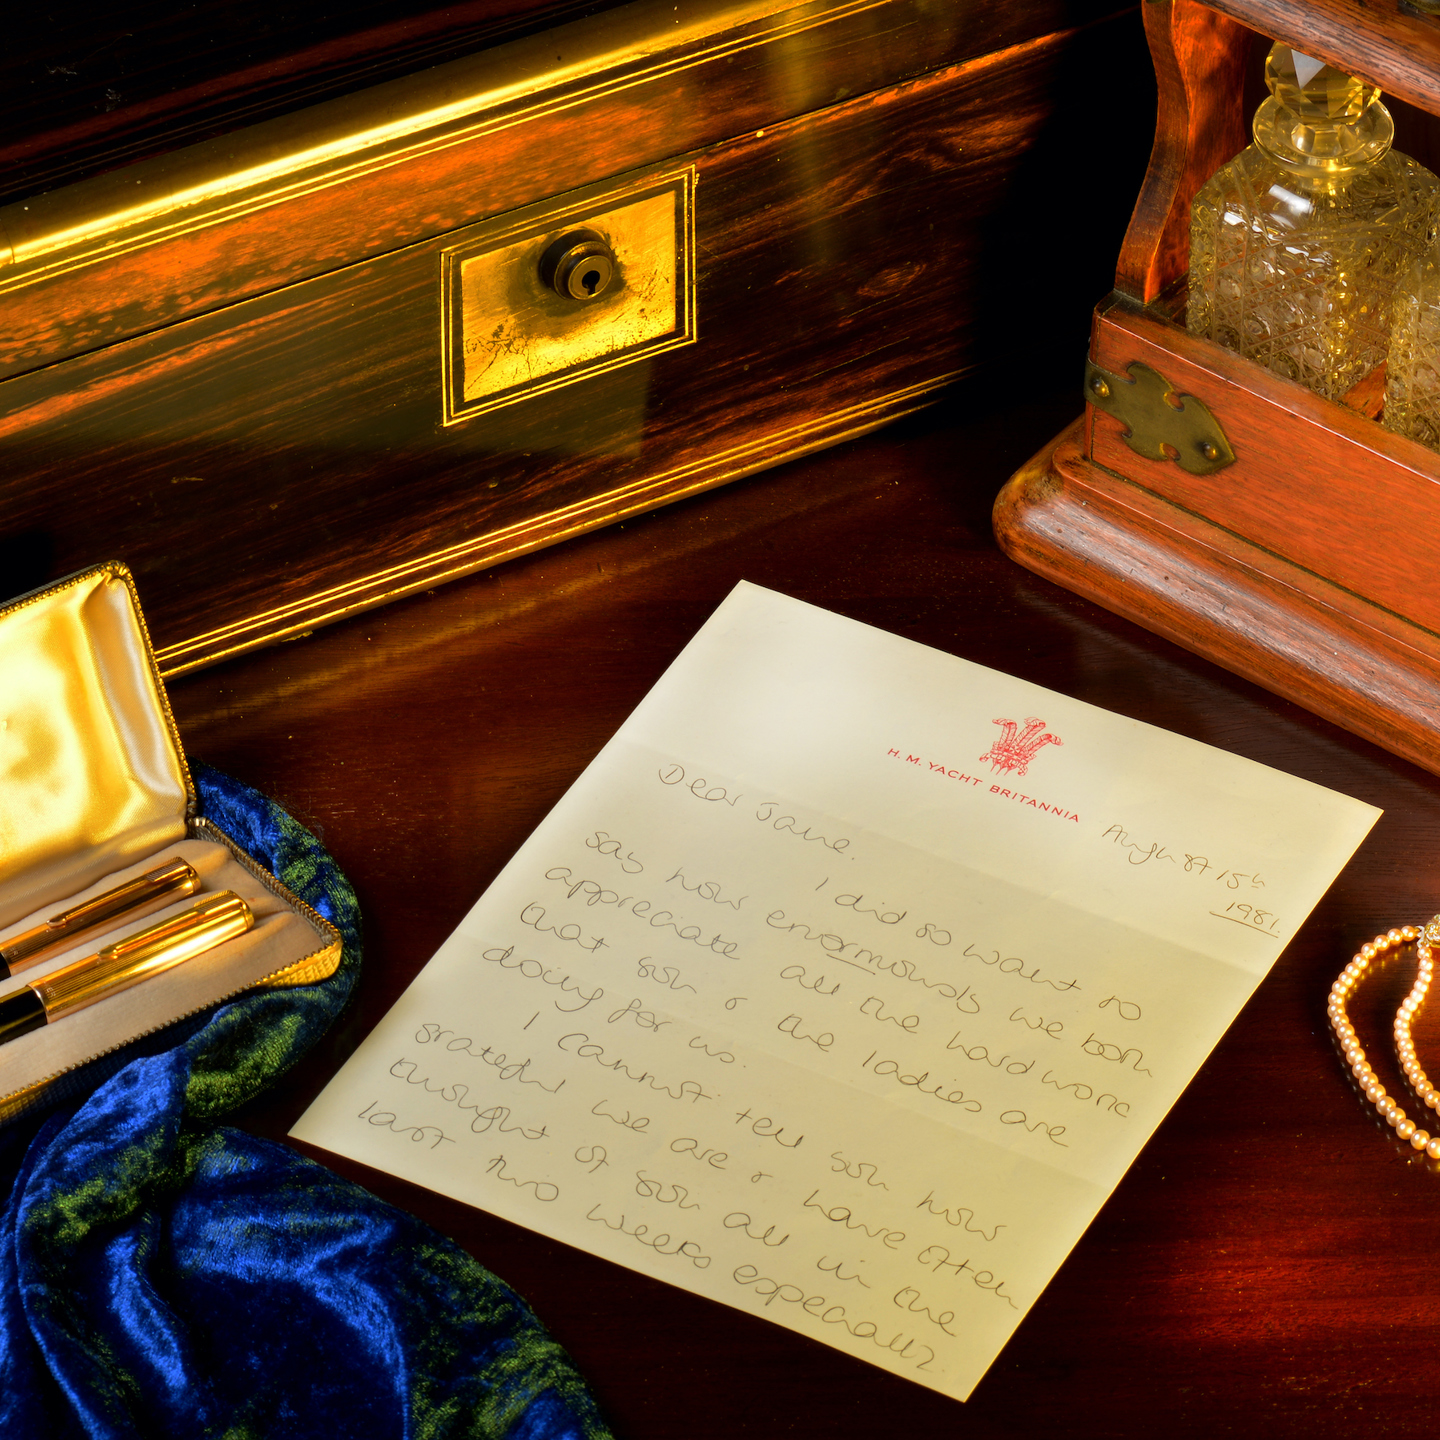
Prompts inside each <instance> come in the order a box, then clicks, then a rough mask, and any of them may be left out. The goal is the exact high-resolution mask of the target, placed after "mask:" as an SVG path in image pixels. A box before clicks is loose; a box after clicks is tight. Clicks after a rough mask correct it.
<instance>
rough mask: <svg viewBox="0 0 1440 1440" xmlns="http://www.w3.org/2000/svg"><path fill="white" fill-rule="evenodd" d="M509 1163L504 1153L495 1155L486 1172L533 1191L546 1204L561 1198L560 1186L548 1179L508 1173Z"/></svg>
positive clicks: (509, 1183)
mask: <svg viewBox="0 0 1440 1440" xmlns="http://www.w3.org/2000/svg"><path fill="white" fill-rule="evenodd" d="M508 1163H509V1162H508V1161H507V1160H506V1159H505V1157H504V1156H503V1155H493V1156H491V1158H490V1163H489V1164H488V1165H487V1166H486V1167H485V1173H486V1174H487V1175H493V1176H494V1177H495V1178H496V1179H497V1180H503V1181H504V1182H505V1183H506V1184H507V1185H514V1186H515V1187H516V1188H517V1189H520V1190H530V1191H532V1192H533V1193H534V1195H535V1198H536V1199H537V1200H540V1201H543V1202H544V1203H545V1204H546V1205H548V1204H550V1202H551V1201H553V1200H558V1199H559V1198H560V1187H559V1186H558V1185H552V1184H551V1183H550V1181H548V1180H521V1179H520V1178H519V1177H518V1176H515V1175H509V1174H507V1173H506V1170H505V1167H506V1165H507V1164H508Z"/></svg>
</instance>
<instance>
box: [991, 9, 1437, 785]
mask: <svg viewBox="0 0 1440 1440" xmlns="http://www.w3.org/2000/svg"><path fill="white" fill-rule="evenodd" d="M1435 8H1436V7H1434V6H1433V5H1430V4H1428V3H1427V4H1426V5H1424V6H1412V5H1407V4H1405V3H1403V0H1363V3H1362V0H1213V3H1205V4H1202V3H1200V0H1146V4H1145V5H1144V6H1143V7H1142V9H1143V13H1144V19H1145V28H1146V31H1147V33H1148V35H1149V40H1150V47H1151V51H1152V55H1153V59H1154V65H1155V71H1156V75H1157V78H1158V80H1159V86H1160V108H1159V118H1158V122H1157V128H1156V134H1155V146H1154V150H1153V152H1152V156H1151V161H1150V168H1149V171H1148V173H1147V175H1146V177H1145V183H1144V186H1143V188H1142V190H1141V192H1140V197H1139V200H1138V202H1137V203H1136V206H1135V211H1134V216H1133V218H1132V220H1131V223H1130V228H1129V231H1128V233H1127V235H1126V238H1125V243H1124V245H1123V247H1122V249H1121V252H1120V258H1119V265H1118V269H1117V273H1116V276H1115V290H1114V291H1113V292H1112V293H1111V294H1110V295H1109V296H1108V297H1107V298H1106V299H1105V300H1103V301H1102V302H1101V303H1100V305H1099V306H1097V307H1096V310H1095V316H1094V325H1093V331H1092V343H1091V350H1090V364H1089V367H1088V368H1087V370H1086V374H1085V389H1084V398H1085V402H1086V403H1085V414H1084V416H1083V418H1082V419H1080V420H1078V421H1076V423H1075V424H1074V425H1073V426H1071V427H1070V429H1068V430H1067V431H1066V432H1065V433H1064V434H1062V435H1061V436H1059V437H1058V438H1057V440H1056V441H1055V442H1054V443H1053V444H1051V445H1049V446H1047V447H1046V449H1045V450H1044V451H1042V452H1041V453H1040V454H1039V455H1037V456H1036V457H1035V459H1034V461H1033V462H1031V464H1029V465H1028V466H1026V467H1025V468H1024V469H1023V470H1021V471H1020V472H1018V473H1017V474H1016V475H1015V476H1014V477H1013V478H1012V480H1011V481H1010V482H1009V484H1008V485H1007V486H1006V488H1005V489H1004V490H1003V491H1002V492H1001V494H1000V496H999V498H998V500H997V502H996V507H995V533H996V536H997V538H998V539H999V541H1000V544H1001V546H1002V548H1003V549H1005V550H1006V552H1007V553H1008V554H1010V555H1011V556H1012V557H1013V558H1015V559H1016V560H1018V561H1020V563H1022V564H1024V565H1026V566H1028V567H1029V568H1031V569H1033V570H1036V571H1038V572H1039V573H1040V574H1042V575H1045V576H1047V577H1049V578H1050V579H1053V580H1055V581H1057V582H1058V583H1059V584H1061V585H1065V586H1067V587H1068V588H1070V589H1072V590H1076V591H1078V592H1079V593H1080V594H1082V595H1085V596H1087V597H1089V598H1091V599H1093V600H1096V601H1098V602H1099V603H1100V604H1102V605H1105V606H1107V607H1108V608H1109V609H1111V610H1114V611H1117V612H1118V613H1119V614H1121V615H1125V616H1127V617H1128V618H1130V619H1133V620H1135V621H1137V622H1138V623H1140V624H1142V625H1144V626H1146V627H1148V628H1149V629H1151V630H1154V631H1156V632H1158V633H1159V634H1161V635H1164V636H1166V637H1168V638H1169V639H1172V640H1175V641H1177V642H1178V643H1179V644H1181V645H1184V646H1187V647H1188V648H1189V649H1191V650H1194V651H1197V652H1198V653H1199V654H1201V655H1204V656H1206V657H1207V658H1209V659H1212V660H1214V661H1216V662H1217V663H1219V664H1221V665H1223V666H1225V667H1227V668H1228V669H1230V670H1233V671H1236V672H1237V673H1239V674H1241V675H1243V676H1245V677H1246V678H1248V679H1250V680H1253V681H1255V682H1256V683H1258V684H1260V685H1263V686H1265V687H1266V688H1268V689H1270V690H1273V691H1275V692H1277V693H1278V694H1280V695H1283V696H1285V697H1287V698H1289V699H1292V700H1295V701H1297V702H1298V703H1299V704H1301V705H1303V706H1305V707H1306V708H1307V709H1309V710H1313V711H1314V712H1316V713H1317V714H1319V715H1322V716H1324V717H1325V718H1326V719H1328V720H1332V721H1334V722H1335V723H1337V724H1339V725H1342V726H1344V727H1345V728H1346V729H1348V730H1351V731H1353V732H1354V733H1356V734H1358V735H1362V736H1364V737H1365V738H1366V739H1369V740H1372V741H1374V742H1375V743H1376V744H1379V745H1383V746H1385V747H1386V748H1387V749H1389V750H1391V751H1393V752H1394V753H1396V754H1397V755H1402V756H1404V757H1405V758H1406V759H1408V760H1411V761H1413V762H1415V763H1416V764H1419V765H1422V766H1424V767H1425V768H1426V769H1428V770H1430V771H1432V772H1434V773H1437V774H1440V454H1437V453H1436V452H1435V451H1434V450H1432V449H1430V448H1428V447H1427V446H1425V445H1423V444H1421V443H1420V442H1419V441H1418V440H1414V439H1411V438H1410V437H1408V436H1405V435H1397V434H1394V433H1392V432H1391V431H1389V430H1386V429H1384V428H1382V426H1381V425H1380V423H1379V422H1378V420H1377V419H1376V418H1375V417H1376V416H1377V414H1378V413H1379V411H1380V406H1381V402H1382V401H1383V398H1384V375H1383V367H1382V368H1381V370H1379V371H1377V372H1375V373H1373V374H1372V375H1371V376H1369V377H1367V379H1366V380H1362V381H1361V382H1360V383H1359V384H1357V385H1356V386H1355V387H1354V389H1353V390H1352V391H1351V392H1350V393H1349V394H1348V395H1347V396H1346V399H1345V403H1343V404H1342V403H1340V402H1339V401H1335V400H1330V399H1327V398H1325V397H1323V396H1321V395H1318V394H1316V393H1314V392H1313V391H1311V390H1309V389H1308V388H1306V387H1305V386H1304V385H1302V384H1300V383H1299V382H1298V381H1295V380H1292V379H1289V378H1288V377H1286V376H1282V375H1279V374H1276V373H1274V372H1272V371H1270V370H1268V369H1266V368H1265V367H1264V366H1262V365H1260V364H1259V363H1257V362H1256V361H1254V360H1250V359H1247V358H1245V357H1243V356H1241V355H1238V354H1236V353H1235V352H1233V351H1231V350H1228V349H1225V348H1223V347H1221V346H1220V345H1218V344H1215V343H1214V342H1212V341H1210V340H1208V339H1205V338H1203V337H1201V336H1198V335H1191V334H1190V333H1189V332H1188V331H1187V330H1186V328H1185V303H1186V279H1187V272H1188V268H1189V242H1190V211H1191V204H1192V202H1193V200H1194V198H1195V194H1196V192H1197V191H1198V190H1199V188H1200V186H1201V185H1203V184H1204V183H1205V181H1206V180H1208V179H1209V177H1210V176H1211V175H1212V174H1214V172H1215V171H1216V170H1218V169H1219V167H1220V166H1221V165H1223V164H1224V163H1225V162H1226V161H1228V160H1230V159H1231V158H1232V157H1233V156H1234V155H1236V154H1238V153H1239V151H1240V150H1242V149H1243V148H1244V147H1245V145H1246V144H1247V143H1248V141H1249V138H1250V137H1249V128H1248V127H1249V121H1250V112H1251V111H1252V110H1253V108H1254V105H1255V103H1257V100H1256V97H1255V95H1254V94H1253V93H1251V94H1250V95H1249V96H1247V92H1246V79H1247V76H1251V77H1253V76H1258V74H1259V69H1260V65H1261V60H1262V57H1263V55H1264V53H1265V50H1266V48H1268V45H1269V43H1270V41H1272V40H1281V41H1284V42H1285V43H1286V44H1289V45H1292V46H1293V47H1294V48H1295V49H1296V50H1298V51H1300V52H1301V53H1303V54H1307V55H1312V56H1315V57H1317V58H1319V59H1322V60H1325V61H1327V62H1328V63H1330V64H1331V65H1334V66H1336V67H1337V68H1338V69H1340V70H1342V71H1344V72H1346V73H1348V74H1356V75H1360V76H1362V77H1363V78H1365V79H1367V80H1369V81H1370V82H1372V83H1374V84H1376V85H1378V86H1380V88H1381V89H1382V90H1383V91H1384V92H1385V99H1386V101H1387V103H1390V104H1392V105H1395V102H1396V101H1397V100H1398V101H1399V102H1400V104H1398V105H1395V108H1396V134H1397V138H1396V145H1397V148H1399V149H1401V150H1402V151H1404V152H1406V153H1415V152H1417V151H1418V152H1419V153H1418V155H1417V158H1418V159H1420V160H1422V161H1423V162H1424V163H1425V164H1427V165H1428V166H1429V167H1430V168H1431V169H1440V159H1437V155H1436V153H1435V148H1436V147H1435V137H1436V135H1437V133H1440V129H1437V123H1436V121H1435V119H1434V117H1436V116H1440V15H1437V14H1424V13H1421V11H1422V10H1427V9H1428V10H1434V9H1435ZM1261 93H1262V94H1263V92H1261ZM1132 367H1133V368H1132ZM1197 402H1198V403H1197ZM1207 446H1208V447H1210V448H1209V451H1208V453H1207V452H1205V451H1202V448H1201V447H1207Z"/></svg>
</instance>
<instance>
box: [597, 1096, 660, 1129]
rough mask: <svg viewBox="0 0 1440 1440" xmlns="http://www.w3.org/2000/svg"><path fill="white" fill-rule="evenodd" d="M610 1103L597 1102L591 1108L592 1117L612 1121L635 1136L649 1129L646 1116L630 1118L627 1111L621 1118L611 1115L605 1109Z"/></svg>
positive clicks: (648, 1119) (648, 1120) (648, 1121)
mask: <svg viewBox="0 0 1440 1440" xmlns="http://www.w3.org/2000/svg"><path fill="white" fill-rule="evenodd" d="M609 1103H610V1102H609V1101H608V1100H597V1101H596V1102H595V1103H594V1104H593V1105H592V1106H591V1107H590V1113H591V1114H592V1115H599V1116H600V1117H601V1118H602V1119H605V1120H609V1121H612V1122H613V1123H614V1124H616V1125H623V1126H624V1127H625V1129H627V1130H633V1131H634V1132H635V1133H636V1134H637V1135H640V1134H643V1133H644V1132H645V1131H646V1130H648V1129H649V1128H650V1117H649V1116H648V1115H636V1116H635V1117H634V1118H633V1119H632V1118H631V1115H630V1112H629V1111H628V1110H627V1111H626V1112H625V1114H624V1115H623V1116H620V1115H615V1114H612V1113H611V1112H610V1111H609V1110H607V1109H605V1106H607V1105H608V1104H609Z"/></svg>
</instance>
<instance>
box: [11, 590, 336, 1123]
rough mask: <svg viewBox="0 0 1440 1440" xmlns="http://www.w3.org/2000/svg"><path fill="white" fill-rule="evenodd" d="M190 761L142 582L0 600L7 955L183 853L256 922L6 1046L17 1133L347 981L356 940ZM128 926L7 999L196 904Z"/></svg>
mask: <svg viewBox="0 0 1440 1440" xmlns="http://www.w3.org/2000/svg"><path fill="white" fill-rule="evenodd" d="M195 810H196V799H195V792H194V787H193V784H192V781H191V778H190V772H189V768H188V767H187V765H186V762H185V755H184V752H183V750H182V748H181V745H180V740H179V736H178V734H177V733H176V730H175V723H174V720H173V718H172V716H171V713H170V707H169V703H168V701H167V700H166V698H165V690H164V686H163V684H162V682H161V680H160V676H159V671H158V669H157V667H156V664H155V658H154V655H153V653H152V651H151V647H150V642H149V638H148V635H147V633H146V629H145V623H144V620H143V618H142V616H141V613H140V608H139V604H138V601H137V598H136V594H135V586H134V582H133V580H132V578H131V576H130V573H129V571H128V570H127V569H126V568H125V567H124V566H123V565H120V564H106V565H101V566H98V567H95V568H93V569H90V570H87V571H84V572H82V573H81V574H78V575H74V576H71V577H69V578H68V579H65V580H62V581H60V582H58V583H56V584H54V585H51V586H49V587H46V588H44V589H41V590H37V591H35V592H34V593H32V594H29V595H25V596H21V597H20V598H18V599H16V600H12V601H10V602H9V603H7V604H5V605H3V606H0V953H3V951H4V948H5V946H6V944H7V943H8V942H10V941H11V940H12V939H13V938H14V937H16V936H18V935H21V934H23V933H25V932H28V931H30V930H32V929H33V928H35V927H37V926H41V925H44V924H45V923H46V922H47V921H48V920H49V919H50V918H51V917H54V916H57V915H59V914H63V913H64V912H66V911H70V910H72V909H73V908H74V907H76V906H80V905H83V904H84V903H85V902H86V901H89V900H92V899H93V898H94V897H96V896H98V895H100V894H102V893H104V892H105V891H107V890H110V889H111V888H112V887H114V886H116V885H117V884H120V883H123V882H125V881H129V880H131V879H132V878H134V877H135V876H137V875H139V874H141V873H142V872H144V871H146V870H148V869H150V868H152V867H154V866H156V865H157V864H159V863H160V862H163V861H167V860H169V859H171V858H172V857H178V858H180V859H183V860H185V861H187V862H188V863H189V864H190V865H191V866H192V867H193V868H194V870H195V871H196V872H197V873H198V875H199V879H200V893H201V894H213V893H215V892H220V891H226V890H230V891H233V892H235V893H236V894H238V895H239V896H240V897H241V898H242V899H243V900H245V902H246V903H247V904H248V905H249V907H250V909H251V911H252V912H253V914H254V916H255V925H254V928H253V929H251V930H249V931H248V932H246V933H245V934H243V935H240V936H238V937H236V938H233V939H230V940H227V941H225V942H224V943H223V944H221V945H219V946H218V947H216V948H215V949H212V950H209V951H207V952H206V953H204V954H201V955H197V956H195V957H194V958H193V959H190V960H187V961H185V962H184V963H183V964H179V965H177V966H175V967H174V968H173V969H170V970H167V971H165V973H163V974H158V975H155V976H153V977H152V978H149V979H146V980H144V981H143V982H142V983H140V984H137V985H134V986H133V987H132V988H130V989H126V990H123V991H122V992H120V993H118V994H114V995H108V996H106V998H104V999H102V1000H100V1001H99V1002H98V1003H95V1004H92V1005H90V1006H88V1008H85V1009H82V1010H79V1011H78V1012H76V1013H74V1014H71V1015H67V1016H65V1017H64V1018H62V1019H57V1020H55V1021H53V1023H50V1024H46V1025H43V1026H42V1027H41V1028H39V1029H35V1030H32V1031H31V1032H30V1033H28V1034H24V1035H20V1036H18V1037H17V1038H15V1039H12V1040H9V1041H8V1042H7V1043H5V1044H3V1045H0V1124H3V1123H5V1122H7V1121H9V1120H13V1119H14V1118H16V1117H17V1116H19V1115H21V1114H24V1113H26V1112H27V1111H29V1110H31V1109H32V1108H34V1107H36V1106H38V1105H40V1104H43V1103H49V1102H50V1101H51V1100H53V1099H57V1098H61V1097H62V1096H63V1095H65V1094H66V1093H69V1091H70V1090H71V1089H72V1088H75V1087H78V1086H79V1085H80V1084H82V1083H85V1081H86V1079H87V1076H86V1073H85V1072H86V1067H87V1066H88V1065H89V1063H90V1062H92V1061H99V1060H101V1059H102V1057H105V1056H108V1055H111V1054H113V1053H114V1052H115V1051H117V1050H119V1049H120V1048H121V1047H123V1046H124V1045H126V1044H127V1043H128V1042H130V1041H132V1040H136V1039H138V1038H140V1037H141V1036H144V1035H148V1034H150V1033H152V1032H153V1031H156V1030H158V1029H160V1028H162V1027H163V1026H165V1025H169V1024H171V1023H173V1022H174V1021H176V1020H179V1019H182V1018H184V1017H186V1016H189V1015H192V1014H194V1013H196V1012H197V1011H199V1010H202V1009H204V1008H205V1007H207V1006H210V1005H213V1004H215V1003H217V1002H218V1001H221V1000H225V999H228V998H230V997H232V996H234V995H236V994H238V993H239V992H241V991H243V990H245V989H246V988H248V987H250V986H253V985H279V986H285V985H303V984H308V983H310V982H312V981H315V980H320V979H323V978H325V977H326V976H328V975H330V974H333V973H334V971H335V969H336V967H337V966H338V965H339V963H340V936H339V933H338V932H337V931H336V930H335V929H334V927H333V926H331V925H330V924H329V922H328V921H326V920H324V919H323V918H322V917H321V916H319V915H317V914H316V913H315V912H314V911H313V910H312V909H311V908H310V907H309V906H307V905H305V904H304V903H303V902H302V901H301V900H299V899H297V898H296V897H295V896H294V895H292V894H291V893H290V892H289V891H288V890H287V889H286V888H285V887H284V886H282V885H281V884H280V882H279V881H278V880H276V879H275V877H274V876H272V875H270V874H269V873H268V872H266V871H265V870H264V869H262V868H261V867H260V866H259V865H258V864H256V863H255V862H254V861H253V860H251V859H250V858H249V857H248V856H247V855H245V854H244V852H243V851H241V850H240V849H239V848H238V847H237V846H236V845H235V844H234V843H233V842H232V841H231V840H230V839H229V838H228V837H227V836H226V835H225V834H224V833H223V832H222V831H220V830H219V829H218V828H217V827H215V826H214V825H211V824H210V823H208V822H207V821H206V820H204V819H203V818H198V817H197V816H196V814H195ZM187 903H188V902H186V901H185V900H183V899H180V898H178V897H177V898H176V899H175V900H174V902H173V903H171V904H169V905H167V906H166V907H165V908H163V909H159V910H156V911H154V912H153V913H151V914H147V915H146V916H145V918H144V919H130V920H128V921H116V922H114V923H113V924H111V925H109V926H108V928H105V929H100V930H94V931H91V932H90V933H88V934H85V935H84V936H83V937H76V939H75V941H74V943H73V944H70V945H69V946H68V947H67V948H65V949H63V950H61V951H59V952H58V953H56V954H53V955H51V956H49V957H48V958H46V959H44V960H42V961H40V963H38V964H36V965H34V966H33V967H31V968H27V969H24V970H21V971H19V973H16V974H13V975H11V977H10V978H9V979H8V980H5V981H4V982H0V998H3V997H8V996H11V995H14V994H15V993H16V992H18V991H21V990H23V989H24V988H25V986H26V985H27V983H29V982H32V981H43V980H44V978H45V977H46V976H47V975H50V974H52V973H53V972H55V971H56V970H58V969H60V968H61V967H63V966H66V965H69V964H70V963H72V962H74V961H76V960H77V959H81V958H83V957H85V956H88V955H91V954H94V953H95V952H96V951H97V950H98V949H99V948H100V947H101V946H104V945H107V944H108V943H111V942H113V941H115V940H117V939H119V938H121V937H123V936H125V935H127V934H133V933H135V932H136V931H139V930H141V929H142V928H144V927H146V926H149V925H152V924H155V923H157V922H158V921H161V920H164V919H165V918H166V917H167V916H169V915H172V914H175V913H177V912H179V911H182V910H184V909H185V907H186V904H187Z"/></svg>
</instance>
